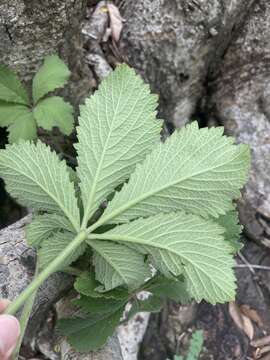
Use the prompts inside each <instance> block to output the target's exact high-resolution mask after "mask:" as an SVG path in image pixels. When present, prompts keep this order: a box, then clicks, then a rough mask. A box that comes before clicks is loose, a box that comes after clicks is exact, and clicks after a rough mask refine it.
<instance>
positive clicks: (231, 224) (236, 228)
mask: <svg viewBox="0 0 270 360" xmlns="http://www.w3.org/2000/svg"><path fill="white" fill-rule="evenodd" d="M217 223H219V224H220V225H221V226H222V227H223V228H224V229H225V230H226V231H225V233H224V238H225V240H226V241H228V242H229V243H230V245H231V246H232V249H233V252H234V253H237V251H239V250H240V249H241V248H242V246H243V244H241V242H240V241H239V237H240V234H241V230H242V226H241V225H240V224H239V219H238V214H237V212H236V211H229V212H228V213H227V214H225V215H221V216H220V217H219V218H218V219H217Z"/></svg>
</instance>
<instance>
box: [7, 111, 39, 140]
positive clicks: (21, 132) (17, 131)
mask: <svg viewBox="0 0 270 360" xmlns="http://www.w3.org/2000/svg"><path fill="white" fill-rule="evenodd" d="M8 133H9V134H8V142H9V143H10V144H14V143H18V142H19V141H20V140H35V139H36V138H37V125H36V121H35V119H34V116H33V113H32V112H31V111H29V110H28V111H27V110H26V112H25V113H24V114H21V116H20V117H18V118H17V120H16V121H14V122H13V123H12V124H11V125H10V126H9V127H8Z"/></svg>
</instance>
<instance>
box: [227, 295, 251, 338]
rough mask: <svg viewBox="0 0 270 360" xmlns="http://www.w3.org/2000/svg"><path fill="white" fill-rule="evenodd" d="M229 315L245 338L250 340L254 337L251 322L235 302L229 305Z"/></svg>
mask: <svg viewBox="0 0 270 360" xmlns="http://www.w3.org/2000/svg"><path fill="white" fill-rule="evenodd" d="M229 313H230V315H231V318H232V319H233V321H234V323H235V325H236V326H238V328H239V329H240V330H242V331H243V332H244V333H245V334H246V335H247V337H248V338H249V339H250V340H252V339H253V336H254V327H253V325H252V322H251V320H250V319H249V318H248V317H247V316H246V315H244V314H243V313H242V312H241V310H240V308H239V306H238V305H237V304H236V303H235V302H230V303H229Z"/></svg>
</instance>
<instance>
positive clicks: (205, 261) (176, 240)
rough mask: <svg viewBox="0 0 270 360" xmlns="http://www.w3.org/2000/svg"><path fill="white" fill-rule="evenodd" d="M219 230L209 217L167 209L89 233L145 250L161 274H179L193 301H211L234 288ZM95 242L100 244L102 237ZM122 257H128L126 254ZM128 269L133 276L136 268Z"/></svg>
mask: <svg viewBox="0 0 270 360" xmlns="http://www.w3.org/2000/svg"><path fill="white" fill-rule="evenodd" d="M223 232H224V229H223V228H222V227H220V226H219V225H218V224H216V223H214V222H213V221H212V220H206V219H203V218H200V217H199V216H196V215H191V214H185V213H171V214H161V215H157V216H153V217H150V218H148V219H139V220H136V221H133V222H131V223H128V224H124V225H120V226H117V227H115V228H113V229H112V230H110V231H108V232H106V233H104V234H91V235H90V236H89V237H90V238H92V237H93V238H96V239H100V240H102V239H104V240H111V241H116V242H122V243H123V244H126V245H128V246H129V247H131V246H132V248H134V249H135V250H137V251H138V252H141V253H143V254H149V255H150V258H151V262H152V263H153V265H154V267H155V268H156V269H158V270H159V271H160V272H161V273H163V274H164V275H165V276H167V277H170V276H171V274H173V275H174V276H179V275H181V274H183V275H184V276H185V278H186V282H187V290H188V292H189V293H190V294H191V296H192V297H194V298H195V299H196V300H197V301H201V300H202V299H205V300H206V301H208V302H210V303H212V304H215V303H217V302H221V303H224V302H225V301H230V300H232V299H233V298H234V296H235V288H236V285H235V276H234V273H233V270H232V267H233V265H234V261H233V258H232V255H231V254H230V252H231V251H232V249H231V246H230V245H229V244H228V243H227V242H226V241H224V239H223V237H222V236H221V234H222V233H223ZM106 243H107V241H106ZM99 244H100V245H99V246H100V248H102V246H103V241H100V242H99ZM113 245H114V244H113V243H112V247H113ZM104 246H105V247H106V245H104ZM117 257H118V258H119V259H122V258H123V254H121V253H119V254H117V253H116V261H117ZM119 259H118V260H119ZM125 259H126V260H127V261H128V257H127V256H125ZM129 271H130V273H131V272H134V274H133V277H134V278H135V277H136V274H137V272H138V271H139V269H138V268H135V267H131V266H129Z"/></svg>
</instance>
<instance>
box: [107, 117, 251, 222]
mask: <svg viewBox="0 0 270 360" xmlns="http://www.w3.org/2000/svg"><path fill="white" fill-rule="evenodd" d="M223 132H224V129H223V128H221V127H219V128H210V129H208V128H203V129H199V127H198V124H197V123H196V122H193V123H192V124H189V125H187V126H186V127H184V128H182V129H181V130H180V131H179V132H178V131H175V132H174V133H173V134H172V136H170V137H169V138H168V139H167V141H166V142H165V143H160V144H158V145H157V147H156V148H155V149H154V150H153V151H152V153H151V154H150V155H148V156H147V158H146V160H145V161H144V163H143V164H140V165H138V166H137V168H136V170H135V172H134V173H133V174H132V175H131V177H130V180H129V182H128V183H127V184H125V185H124V186H123V188H122V190H121V191H120V192H118V193H116V195H115V197H114V198H113V200H112V201H111V202H110V203H109V206H108V207H107V209H106V210H105V212H104V214H103V222H104V223H108V222H111V223H122V222H128V221H130V220H132V219H136V218H139V217H148V216H153V215H156V214H157V212H159V213H162V212H163V213H169V212H172V211H178V210H180V209H181V210H184V211H187V212H189V213H193V214H196V215H200V216H203V217H210V216H212V217H218V216H219V215H223V214H225V213H226V212H227V211H229V210H232V209H233V206H232V200H233V199H236V198H238V197H239V196H240V191H239V189H240V188H241V187H242V186H243V185H244V183H245V181H246V179H247V174H248V169H249V165H250V152H249V148H248V146H246V145H234V144H233V142H234V140H233V139H232V138H230V137H227V136H223Z"/></svg>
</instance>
